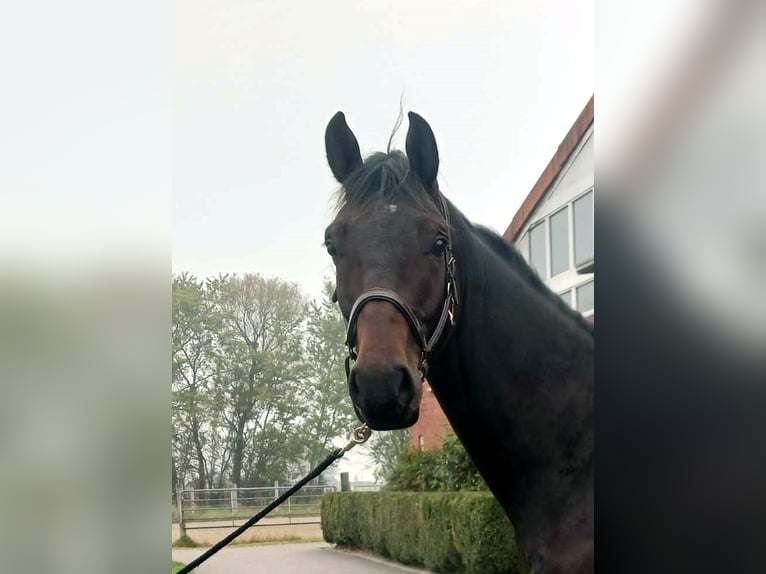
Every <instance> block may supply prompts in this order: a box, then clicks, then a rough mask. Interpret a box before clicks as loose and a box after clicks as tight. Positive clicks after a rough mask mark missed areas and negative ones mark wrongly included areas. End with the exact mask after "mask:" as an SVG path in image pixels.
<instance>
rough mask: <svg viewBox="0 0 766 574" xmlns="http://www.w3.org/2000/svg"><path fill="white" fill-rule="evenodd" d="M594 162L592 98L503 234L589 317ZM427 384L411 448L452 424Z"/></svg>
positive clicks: (433, 442)
mask: <svg viewBox="0 0 766 574" xmlns="http://www.w3.org/2000/svg"><path fill="white" fill-rule="evenodd" d="M594 163H595V162H594V151H593V97H591V98H590V100H589V101H588V103H587V104H586V105H585V107H584V108H583V110H582V111H581V112H580V115H579V116H578V117H577V119H576V120H575V122H574V124H572V127H571V128H570V129H569V131H568V132H567V134H566V136H564V139H563V140H562V141H561V143H560V144H559V147H558V149H557V150H556V153H555V154H554V155H553V157H552V158H551V160H550V161H549V162H548V165H547V166H546V168H545V170H543V173H542V174H541V175H540V177H539V178H538V179H537V182H536V183H535V185H534V186H533V187H532V189H531V190H530V192H529V193H528V194H527V197H526V198H525V199H524V201H523V202H522V204H521V207H520V208H519V210H518V211H517V212H516V214H515V215H514V216H513V219H511V223H510V225H509V226H508V228H507V229H506V230H505V233H503V238H504V239H505V240H506V241H510V242H511V243H515V244H516V247H517V248H518V249H519V251H521V254H522V255H523V256H524V259H526V261H527V263H529V264H530V265H531V266H532V267H533V268H534V269H535V270H536V271H537V273H538V274H539V275H540V276H541V277H542V278H543V279H544V280H545V283H546V284H547V285H548V287H549V288H550V289H551V290H552V291H554V292H555V293H558V294H559V296H561V297H562V298H564V300H565V301H566V302H567V303H568V304H569V305H571V306H572V307H573V308H575V309H577V310H578V311H580V312H581V313H582V314H583V315H584V316H585V317H586V318H588V319H589V320H590V321H594V320H595V315H594V313H595V310H594V248H593V221H594V218H593V194H594ZM423 386H424V388H423V398H422V401H421V406H420V418H419V419H418V422H417V423H415V424H414V425H413V426H412V428H411V429H410V448H412V449H434V448H439V447H440V446H441V444H442V442H443V441H444V438H445V437H446V436H447V435H449V434H450V433H451V432H452V428H451V427H450V425H449V422H448V421H447V417H446V416H445V415H444V412H443V411H442V410H441V407H440V406H439V403H438V402H437V401H436V397H435V396H434V394H433V391H432V390H431V387H430V386H429V385H428V384H427V383H424V385H423Z"/></svg>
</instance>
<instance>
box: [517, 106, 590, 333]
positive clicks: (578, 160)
mask: <svg viewBox="0 0 766 574" xmlns="http://www.w3.org/2000/svg"><path fill="white" fill-rule="evenodd" d="M593 168H594V155H593V97H591V99H590V100H589V101H588V103H587V105H586V106H585V108H584V109H583V110H582V112H580V115H579V116H578V118H577V120H575V123H574V124H573V125H572V127H571V128H570V129H569V132H568V133H567V135H566V136H565V137H564V139H563V141H562V142H561V144H560V145H559V147H558V149H557V150H556V153H555V154H554V156H553V157H552V158H551V161H550V162H548V165H547V167H546V168H545V170H544V171H543V173H542V175H540V177H539V178H538V180H537V183H535V185H534V186H533V187H532V190H531V191H530V192H529V194H528V195H527V197H526V199H524V202H523V203H522V204H521V207H520V208H519V210H518V211H517V212H516V215H514V216H513V219H512V220H511V224H510V225H509V226H508V229H506V231H505V233H504V234H503V238H504V239H505V240H506V241H510V242H512V243H515V244H516V247H517V248H518V249H519V251H521V254H522V255H523V256H524V259H526V260H527V263H529V264H530V265H531V266H532V267H533V268H534V269H535V270H536V271H537V273H538V274H539V275H540V277H542V278H543V280H544V281H545V283H546V284H547V285H548V287H549V288H550V289H551V290H552V291H554V292H555V293H558V294H559V295H560V296H561V297H563V298H564V300H565V301H566V302H567V303H569V305H571V306H572V307H573V308H575V309H577V310H578V311H580V312H581V313H582V314H583V315H585V316H586V317H587V318H589V319H590V320H591V321H592V320H593V318H594V281H593V277H594V257H593V255H594V253H593V251H594V250H593V193H594V192H593V182H594V174H593V172H594V169H593Z"/></svg>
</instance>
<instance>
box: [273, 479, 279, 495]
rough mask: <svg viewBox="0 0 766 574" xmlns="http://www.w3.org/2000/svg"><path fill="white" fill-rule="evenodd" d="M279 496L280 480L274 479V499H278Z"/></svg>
mask: <svg viewBox="0 0 766 574" xmlns="http://www.w3.org/2000/svg"><path fill="white" fill-rule="evenodd" d="M277 498H279V481H278V480H275V481H274V499H275V500H276V499H277Z"/></svg>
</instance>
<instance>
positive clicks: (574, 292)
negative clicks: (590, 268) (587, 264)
mask: <svg viewBox="0 0 766 574" xmlns="http://www.w3.org/2000/svg"><path fill="white" fill-rule="evenodd" d="M588 283H593V307H591V308H590V309H585V311H580V310H579V309H578V308H577V305H578V303H579V301H578V295H577V290H578V289H579V288H580V287H582V286H583V285H587V284H588ZM569 289H571V290H572V309H574V310H575V311H577V312H578V313H582V314H583V315H585V314H587V313H590V312H591V311H593V310H595V308H596V279H595V277H590V278H589V279H586V280H585V281H580V282H579V283H577V284H575V285H572V286H571V287H570V288H569ZM566 291H568V289H565V290H564V291H563V292H562V293H565V292H566Z"/></svg>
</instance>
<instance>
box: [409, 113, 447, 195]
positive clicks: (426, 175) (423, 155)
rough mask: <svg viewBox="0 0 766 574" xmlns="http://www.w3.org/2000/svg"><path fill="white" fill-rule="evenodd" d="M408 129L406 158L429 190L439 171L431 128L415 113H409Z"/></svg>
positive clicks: (437, 151) (437, 152) (437, 155)
mask: <svg viewBox="0 0 766 574" xmlns="http://www.w3.org/2000/svg"><path fill="white" fill-rule="evenodd" d="M407 117H408V118H409V119H410V128H409V130H407V143H406V146H405V147H406V149H407V158H408V159H409V160H410V167H411V168H412V170H413V171H414V172H415V173H417V174H418V177H419V178H420V181H421V182H422V183H423V185H425V186H426V188H429V189H430V188H431V187H432V186H433V183H434V181H436V174H437V172H438V171H439V150H438V149H437V148H436V138H435V137H434V132H433V131H431V126H429V125H428V122H427V121H425V120H424V119H423V118H422V117H420V116H419V115H418V114H416V113H415V112H409V113H408V114H407Z"/></svg>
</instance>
